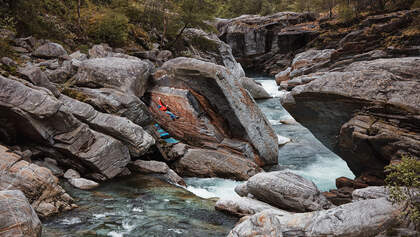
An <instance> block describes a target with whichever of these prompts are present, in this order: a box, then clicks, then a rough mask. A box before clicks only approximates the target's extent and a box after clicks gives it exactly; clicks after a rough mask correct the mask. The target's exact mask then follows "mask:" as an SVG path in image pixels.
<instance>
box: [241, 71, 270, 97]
mask: <svg viewBox="0 0 420 237" xmlns="http://www.w3.org/2000/svg"><path fill="white" fill-rule="evenodd" d="M239 80H240V82H241V84H242V86H243V87H244V88H245V89H246V90H247V91H248V92H249V93H250V94H251V96H252V98H254V99H256V100H257V99H268V98H271V95H270V94H269V93H268V92H267V91H266V90H265V89H264V87H262V86H261V85H259V84H258V83H257V82H256V81H255V80H254V79H252V78H249V77H241V78H240V79H239Z"/></svg>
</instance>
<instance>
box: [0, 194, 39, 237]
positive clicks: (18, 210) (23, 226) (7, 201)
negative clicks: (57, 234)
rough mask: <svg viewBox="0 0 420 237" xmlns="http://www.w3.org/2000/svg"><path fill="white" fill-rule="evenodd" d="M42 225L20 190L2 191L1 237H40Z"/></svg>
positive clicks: (0, 205) (0, 195)
mask: <svg viewBox="0 0 420 237" xmlns="http://www.w3.org/2000/svg"><path fill="white" fill-rule="evenodd" d="M41 232H42V224H41V221H40V220H39V218H38V216H37V215H36V213H35V211H34V209H32V207H31V205H30V204H29V202H28V200H27V199H26V197H25V195H24V194H23V193H22V192H21V191H19V190H3V191H0V236H2V237H8V236H10V237H12V236H16V237H38V236H41Z"/></svg>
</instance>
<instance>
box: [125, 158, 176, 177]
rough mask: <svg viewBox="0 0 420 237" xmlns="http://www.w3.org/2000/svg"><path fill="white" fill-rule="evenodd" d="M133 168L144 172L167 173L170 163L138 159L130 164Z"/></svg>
mask: <svg viewBox="0 0 420 237" xmlns="http://www.w3.org/2000/svg"><path fill="white" fill-rule="evenodd" d="M130 167H131V169H132V170H134V171H136V172H139V173H144V174H153V173H158V174H165V173H166V172H168V169H169V167H168V165H167V164H166V163H164V162H160V161H154V160H149V161H146V160H136V161H134V162H132V163H131V164H130Z"/></svg>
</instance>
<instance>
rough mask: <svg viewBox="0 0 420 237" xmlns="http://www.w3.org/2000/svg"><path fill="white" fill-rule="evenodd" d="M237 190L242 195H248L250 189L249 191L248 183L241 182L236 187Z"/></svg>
mask: <svg viewBox="0 0 420 237" xmlns="http://www.w3.org/2000/svg"><path fill="white" fill-rule="evenodd" d="M235 192H236V193H237V194H238V195H239V196H241V197H246V196H248V194H249V191H248V186H247V184H246V183H242V184H239V185H238V186H236V187H235Z"/></svg>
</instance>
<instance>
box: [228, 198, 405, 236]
mask: <svg viewBox="0 0 420 237" xmlns="http://www.w3.org/2000/svg"><path fill="white" fill-rule="evenodd" d="M398 213H399V211H398V207H397V206H393V205H392V203H391V202H389V201H387V200H386V198H380V199H372V200H364V201H358V202H355V203H349V204H345V205H342V206H339V207H336V208H333V209H329V210H322V211H314V212H308V213H297V214H285V213H278V212H276V211H272V210H266V211H262V212H260V213H258V214H255V215H253V216H251V217H250V218H248V219H247V220H245V221H244V222H242V223H240V224H238V225H237V226H236V227H235V228H234V229H233V230H232V231H231V232H230V233H229V235H228V236H230V237H239V236H240V237H251V236H347V237H348V236H351V237H353V236H354V237H356V236H376V235H377V234H379V233H380V232H381V231H383V230H386V229H387V228H388V227H390V226H391V225H392V224H393V223H394V222H395V221H397V218H398Z"/></svg>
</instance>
